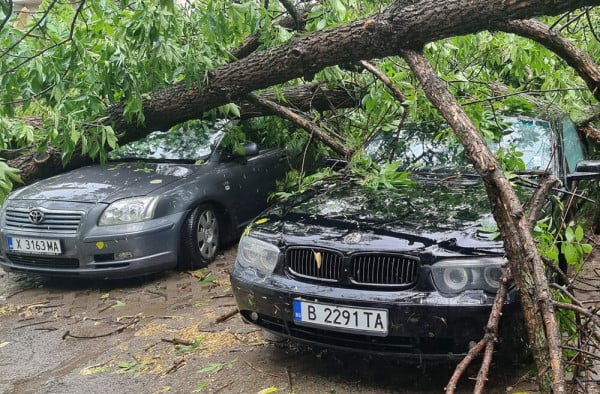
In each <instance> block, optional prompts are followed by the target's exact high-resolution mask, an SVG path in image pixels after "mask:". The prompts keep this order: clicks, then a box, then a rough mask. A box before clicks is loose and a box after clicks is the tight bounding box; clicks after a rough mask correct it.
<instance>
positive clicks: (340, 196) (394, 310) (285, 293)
mask: <svg viewBox="0 0 600 394" xmlns="http://www.w3.org/2000/svg"><path fill="white" fill-rule="evenodd" d="M505 121H506V122H508V123H510V124H511V125H510V126H507V128H506V129H505V130H504V131H503V135H502V138H499V139H497V140H496V142H493V141H490V146H491V148H492V149H493V150H495V151H499V149H504V150H505V152H509V151H513V152H519V151H520V152H522V156H521V154H520V153H515V155H514V156H515V157H519V158H520V159H521V163H522V164H521V168H520V170H519V173H520V175H521V176H523V177H529V179H530V180H532V181H533V180H535V177H536V176H537V175H539V174H540V173H543V172H545V171H552V172H553V173H554V174H555V175H556V176H557V177H558V178H560V179H561V180H562V181H563V183H564V185H568V184H569V183H570V181H571V180H572V179H574V178H577V177H581V178H585V177H594V176H597V173H590V172H589V171H595V170H597V164H598V163H597V162H590V161H582V160H583V159H584V157H585V156H584V149H583V146H582V144H581V143H580V140H579V137H578V135H577V132H576V129H575V126H574V124H573V123H572V122H571V121H570V119H569V118H565V119H563V120H562V121H559V122H551V121H545V120H539V119H530V118H525V117H519V118H506V119H505ZM412 131H414V130H412ZM412 131H411V128H407V129H406V130H404V131H403V132H402V135H400V136H398V135H395V134H394V133H393V132H390V133H380V134H378V135H377V136H376V137H375V138H374V139H373V140H372V141H371V142H370V143H369V145H368V146H367V148H366V151H367V152H368V153H369V154H370V155H372V156H373V157H380V156H382V155H383V156H386V157H392V156H394V154H396V158H397V159H400V161H401V165H400V166H401V168H404V169H407V170H408V171H410V178H411V179H412V180H413V181H414V182H415V183H414V185H412V186H410V187H406V188H400V189H399V190H395V191H391V190H389V189H386V190H384V191H379V192H377V191H373V190H368V189H365V188H364V187H362V186H361V185H359V184H358V183H356V182H347V181H344V182H338V183H337V184H333V185H327V186H324V187H318V188H315V189H313V190H311V191H309V192H306V193H304V194H301V195H299V196H297V197H293V198H290V199H289V200H287V201H283V202H281V203H279V204H277V205H276V206H273V207H272V208H270V209H268V210H266V211H265V212H263V213H262V214H261V215H260V216H259V217H258V218H257V220H255V221H254V223H252V224H251V225H250V226H249V227H248V228H247V229H246V231H245V233H244V236H243V237H242V239H241V241H240V243H239V247H238V254H237V259H236V263H235V267H234V270H233V272H232V273H231V283H232V288H233V293H234V295H235V299H236V302H237V304H238V306H239V310H240V313H241V316H242V317H243V319H244V320H245V321H247V322H249V323H252V324H255V325H257V326H259V327H261V328H263V329H264V330H265V331H266V332H267V333H268V334H274V335H275V336H278V337H284V338H291V339H293V340H297V341H302V342H307V343H310V344H316V345H321V346H326V347H334V348H340V349H346V350H353V351H366V352H372V353H377V354H393V355H403V356H405V357H407V358H410V357H418V358H421V359H426V358H429V359H436V358H445V359H447V358H452V357H454V356H462V355H464V354H465V353H466V352H467V351H468V350H469V346H471V345H472V344H473V343H474V342H476V341H479V340H480V339H481V338H482V336H483V334H484V331H483V330H484V327H485V325H486V323H487V320H488V316H489V313H490V310H491V305H492V301H493V299H494V297H495V293H496V291H497V289H498V287H499V280H500V277H501V274H502V268H503V266H504V265H505V264H506V263H507V260H506V257H505V252H504V249H503V244H502V242H501V239H499V237H498V234H497V228H496V227H495V222H494V220H493V217H492V215H491V213H490V207H489V201H488V198H487V195H486V193H485V190H484V188H483V185H482V182H481V180H480V178H479V177H478V176H477V175H476V174H475V173H474V172H473V171H472V169H471V167H470V166H469V165H468V163H467V162H466V160H465V157H464V155H463V153H462V146H461V145H460V144H458V143H457V142H456V141H454V142H453V141H452V140H451V139H448V138H445V139H439V140H436V139H434V138H430V137H428V138H422V136H423V135H424V133H423V132H422V131H421V132H419V133H413V132H412ZM513 148H514V149H513ZM578 163H579V167H577V171H576V166H577V165H578ZM523 165H524V166H523ZM580 171H588V173H585V174H581V173H580ZM494 230H496V231H494ZM500 334H501V337H502V342H503V343H500V346H499V347H500V348H502V347H504V349H507V350H508V349H511V348H513V346H515V345H518V344H520V345H522V344H523V343H524V342H525V341H526V338H524V331H523V321H522V315H521V313H520V303H519V297H518V295H517V292H516V290H515V289H511V290H510V291H509V293H508V296H507V298H506V304H505V305H504V308H503V318H502V321H501V328H500ZM271 336H272V335H271ZM507 342H508V343H507Z"/></svg>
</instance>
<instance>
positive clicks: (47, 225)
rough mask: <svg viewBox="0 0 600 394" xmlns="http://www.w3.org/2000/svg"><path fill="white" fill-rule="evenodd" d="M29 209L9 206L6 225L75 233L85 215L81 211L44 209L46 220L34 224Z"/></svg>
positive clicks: (43, 230) (32, 229) (25, 228)
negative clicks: (30, 218)
mask: <svg viewBox="0 0 600 394" xmlns="http://www.w3.org/2000/svg"><path fill="white" fill-rule="evenodd" d="M29 211H30V210H29V209H14V208H8V209H7V210H6V212H5V216H4V217H5V227H6V228H13V229H19V230H31V231H41V232H60V233H63V234H74V233H76V232H77V229H78V227H79V222H80V221H81V217H82V216H83V212H81V211H50V210H43V211H42V212H43V213H44V220H43V221H42V223H40V224H34V223H32V222H31V221H30V220H29Z"/></svg>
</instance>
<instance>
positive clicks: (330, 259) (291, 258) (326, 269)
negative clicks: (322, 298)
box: [286, 248, 343, 282]
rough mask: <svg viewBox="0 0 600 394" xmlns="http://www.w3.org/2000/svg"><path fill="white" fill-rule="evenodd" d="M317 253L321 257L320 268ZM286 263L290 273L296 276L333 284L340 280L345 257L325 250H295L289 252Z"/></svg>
mask: <svg viewBox="0 0 600 394" xmlns="http://www.w3.org/2000/svg"><path fill="white" fill-rule="evenodd" d="M316 253H320V255H321V266H320V267H319V266H318V264H317V260H316V258H315V254H316ZM286 261H287V262H288V268H289V269H290V271H291V272H292V273H294V274H296V275H299V276H303V277H308V278H312V279H317V280H323V281H326V282H331V281H338V280H339V278H340V275H341V272H342V271H341V269H342V262H343V256H342V255H341V254H339V253H337V252H333V251H328V250H323V249H309V248H294V249H290V250H288V253H287V259H286Z"/></svg>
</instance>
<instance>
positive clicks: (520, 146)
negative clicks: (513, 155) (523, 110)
mask: <svg viewBox="0 0 600 394" xmlns="http://www.w3.org/2000/svg"><path fill="white" fill-rule="evenodd" d="M504 120H505V121H506V122H508V123H509V124H510V125H509V127H508V129H507V130H506V131H505V132H504V133H503V135H502V138H501V139H500V141H499V142H489V143H488V145H489V147H490V149H491V150H492V152H497V151H498V150H499V149H500V148H503V149H509V150H514V151H516V152H521V153H522V154H523V156H521V159H522V160H523V163H524V164H525V169H526V170H546V169H548V168H549V165H550V160H551V159H552V155H553V150H554V138H555V137H554V134H553V133H552V132H551V127H550V122H548V121H545V120H539V119H529V118H514V117H506V118H505V119H504Z"/></svg>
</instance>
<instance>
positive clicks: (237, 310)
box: [215, 308, 240, 323]
mask: <svg viewBox="0 0 600 394" xmlns="http://www.w3.org/2000/svg"><path fill="white" fill-rule="evenodd" d="M239 311H240V310H239V309H238V308H235V309H234V310H232V311H229V312H227V313H226V314H224V315H221V316H219V317H217V319H216V320H215V323H223V322H224V321H225V320H227V319H229V318H231V317H233V316H235V315H236V314H237V313H238V312H239Z"/></svg>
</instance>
